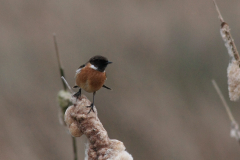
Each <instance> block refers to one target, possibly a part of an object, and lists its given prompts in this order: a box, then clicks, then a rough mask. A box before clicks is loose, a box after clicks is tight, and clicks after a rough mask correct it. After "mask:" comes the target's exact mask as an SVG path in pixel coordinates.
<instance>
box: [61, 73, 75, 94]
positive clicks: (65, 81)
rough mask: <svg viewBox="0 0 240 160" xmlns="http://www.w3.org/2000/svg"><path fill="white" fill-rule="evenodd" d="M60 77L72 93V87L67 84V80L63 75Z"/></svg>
mask: <svg viewBox="0 0 240 160" xmlns="http://www.w3.org/2000/svg"><path fill="white" fill-rule="evenodd" d="M61 78H62V80H63V82H64V84H65V85H66V86H67V87H68V89H69V90H70V92H71V93H73V90H72V88H71V87H70V86H69V84H68V82H67V80H66V79H65V78H64V76H62V77H61Z"/></svg>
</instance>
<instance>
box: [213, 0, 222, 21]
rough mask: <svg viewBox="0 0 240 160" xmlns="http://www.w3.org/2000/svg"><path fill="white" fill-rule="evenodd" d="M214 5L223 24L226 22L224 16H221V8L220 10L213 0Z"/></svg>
mask: <svg viewBox="0 0 240 160" xmlns="http://www.w3.org/2000/svg"><path fill="white" fill-rule="evenodd" d="M213 3H214V5H215V7H216V10H217V12H218V18H219V19H220V21H221V23H223V22H224V20H223V17H222V15H221V12H220V10H219V8H218V6H217V3H216V2H215V0H213Z"/></svg>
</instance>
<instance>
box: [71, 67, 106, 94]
mask: <svg viewBox="0 0 240 160" xmlns="http://www.w3.org/2000/svg"><path fill="white" fill-rule="evenodd" d="M105 80H106V73H105V72H100V71H97V70H94V69H92V68H90V67H88V66H86V67H84V68H83V69H82V70H81V72H80V73H78V74H77V75H76V84H77V85H78V86H79V87H80V88H82V89H84V90H85V91H87V92H90V93H92V92H95V91H97V90H99V89H100V88H101V87H102V86H103V84H104V82H105Z"/></svg>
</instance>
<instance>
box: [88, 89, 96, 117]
mask: <svg viewBox="0 0 240 160" xmlns="http://www.w3.org/2000/svg"><path fill="white" fill-rule="evenodd" d="M95 94H96V92H93V103H92V104H91V105H90V106H87V107H88V108H90V110H89V112H88V114H89V113H90V112H91V110H92V111H93V112H94V109H93V107H94V96H95Z"/></svg>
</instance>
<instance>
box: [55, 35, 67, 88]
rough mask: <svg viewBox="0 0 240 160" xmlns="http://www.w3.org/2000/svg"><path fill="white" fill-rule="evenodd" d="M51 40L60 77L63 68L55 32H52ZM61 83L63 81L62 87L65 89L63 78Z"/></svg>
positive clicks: (62, 74)
mask: <svg viewBox="0 0 240 160" xmlns="http://www.w3.org/2000/svg"><path fill="white" fill-rule="evenodd" d="M53 42H54V47H55V51H56V55H57V60H58V68H59V71H60V75H61V77H62V76H64V70H63V67H62V64H61V59H60V56H59V52H58V45H57V38H56V34H55V33H53ZM62 83H63V89H64V90H65V91H66V90H67V86H66V84H65V83H64V81H63V80H62Z"/></svg>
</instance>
